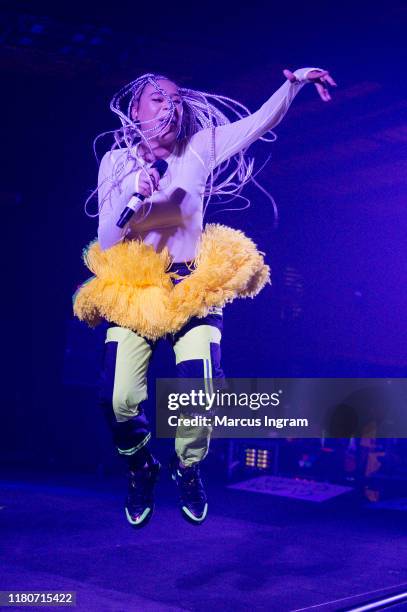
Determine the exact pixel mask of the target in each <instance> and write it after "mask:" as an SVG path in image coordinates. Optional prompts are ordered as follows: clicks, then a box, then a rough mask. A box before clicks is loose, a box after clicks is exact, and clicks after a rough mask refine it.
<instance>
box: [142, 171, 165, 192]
mask: <svg viewBox="0 0 407 612" xmlns="http://www.w3.org/2000/svg"><path fill="white" fill-rule="evenodd" d="M159 181H160V175H159V173H158V170H156V169H155V168H143V169H142V171H141V174H140V177H139V181H138V193H141V195H143V196H145V197H150V196H151V195H152V193H153V192H154V191H155V190H156V189H159V185H158V183H159Z"/></svg>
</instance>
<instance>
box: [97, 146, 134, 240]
mask: <svg viewBox="0 0 407 612" xmlns="http://www.w3.org/2000/svg"><path fill="white" fill-rule="evenodd" d="M122 160H125V153H124V154H123V157H122ZM116 164H119V165H120V158H119V160H117V159H116V160H114V159H113V154H112V152H111V151H108V152H107V153H105V155H104V156H103V158H102V161H101V162H100V166H99V175H98V201H99V209H100V211H99V226H98V241H99V244H100V247H101V249H102V250H105V249H108V248H110V247H111V246H113V245H114V244H117V243H118V242H120V241H121V240H123V238H124V237H125V236H126V234H127V232H128V224H127V225H125V226H124V227H123V228H120V227H117V225H116V223H117V221H118V220H119V217H120V215H121V213H122V211H123V209H124V208H125V207H126V206H127V204H128V202H129V201H130V198H131V197H132V195H133V193H134V192H136V191H137V183H138V178H139V173H138V172H135V171H132V172H129V173H128V174H127V175H125V176H121V174H122V173H120V171H119V169H118V168H117V166H116Z"/></svg>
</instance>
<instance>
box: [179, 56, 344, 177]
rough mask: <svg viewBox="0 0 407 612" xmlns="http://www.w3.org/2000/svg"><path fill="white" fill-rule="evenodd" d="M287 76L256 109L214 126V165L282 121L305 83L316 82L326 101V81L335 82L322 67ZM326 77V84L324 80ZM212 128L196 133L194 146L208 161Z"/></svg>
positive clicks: (287, 72) (299, 71) (193, 140)
mask: <svg viewBox="0 0 407 612" xmlns="http://www.w3.org/2000/svg"><path fill="white" fill-rule="evenodd" d="M284 74H285V76H286V77H287V80H286V81H285V83H283V85H282V86H281V87H280V88H279V89H277V91H276V92H275V93H274V94H273V95H272V96H271V97H270V98H269V99H268V100H267V101H266V102H265V103H264V104H263V106H261V107H260V108H259V110H257V111H256V112H255V113H253V114H251V115H249V116H248V117H244V118H243V119H239V120H238V121H234V122H232V123H229V124H226V125H221V126H218V127H217V128H215V164H214V167H216V166H218V165H219V164H221V163H222V162H223V161H225V160H226V159H228V158H229V157H232V156H233V155H235V154H236V153H238V152H239V151H241V150H242V149H246V148H247V147H248V146H249V145H251V144H252V143H253V142H255V141H256V140H257V139H258V138H260V137H261V136H263V135H264V134H266V132H268V131H269V130H271V129H273V128H274V127H275V126H276V125H278V124H279V123H280V121H281V120H282V119H283V117H284V115H285V114H286V112H287V111H288V109H289V107H290V105H291V103H292V101H293V100H294V98H295V96H296V95H297V94H298V92H299V91H300V90H301V89H302V88H303V87H304V85H305V84H306V83H311V82H314V83H315V84H316V85H317V86H318V87H317V89H318V93H319V94H320V96H321V98H322V99H325V100H326V101H327V100H328V99H330V96H329V94H328V97H326V92H327V89H326V84H327V83H329V84H331V85H336V83H335V82H334V81H333V79H332V77H330V76H329V74H328V72H327V71H325V70H322V69H321V68H299V69H298V70H296V71H295V72H294V73H292V72H290V71H289V70H285V71H284ZM324 81H325V84H324ZM211 137H212V134H211V129H210V128H207V129H205V130H202V131H200V132H198V133H197V134H194V136H193V137H192V139H191V143H190V144H191V146H192V147H193V148H194V149H196V150H197V152H198V153H200V154H201V156H202V157H203V159H206V161H207V162H208V163H209V151H210V149H211Z"/></svg>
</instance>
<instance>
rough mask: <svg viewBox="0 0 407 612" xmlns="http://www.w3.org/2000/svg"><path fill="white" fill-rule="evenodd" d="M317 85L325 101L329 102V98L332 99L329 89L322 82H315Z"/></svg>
mask: <svg viewBox="0 0 407 612" xmlns="http://www.w3.org/2000/svg"><path fill="white" fill-rule="evenodd" d="M315 87H316V88H317V91H318V93H319V95H320V97H321V99H322V100H323V101H324V102H329V100H332V98H331V96H330V94H329V91H328V89H327V88H326V87H324V86H323V85H321V83H315Z"/></svg>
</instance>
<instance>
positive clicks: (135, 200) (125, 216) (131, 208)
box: [116, 159, 168, 227]
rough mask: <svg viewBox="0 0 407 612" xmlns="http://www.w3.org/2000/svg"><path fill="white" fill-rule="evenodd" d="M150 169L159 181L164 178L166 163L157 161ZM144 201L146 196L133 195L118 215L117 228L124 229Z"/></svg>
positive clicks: (162, 160) (160, 160)
mask: <svg viewBox="0 0 407 612" xmlns="http://www.w3.org/2000/svg"><path fill="white" fill-rule="evenodd" d="M151 168H155V169H156V170H158V174H159V175H160V179H161V178H162V177H163V176H164V174H165V173H166V171H167V168H168V163H167V162H166V161H165V160H164V159H157V160H156V161H155V162H154V163H153V165H152V166H151ZM145 199H146V196H143V195H142V194H141V193H133V195H132V196H131V198H130V201H129V203H128V204H127V206H126V208H125V209H124V210H123V212H122V214H121V215H120V219H119V220H118V222H117V223H116V225H117V227H124V226H125V225H126V223H127V222H128V221H130V219H131V218H132V216H133V215H134V213H135V210H136V208H137V206H138V205H139V204H140V202H143V201H144V200H145Z"/></svg>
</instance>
